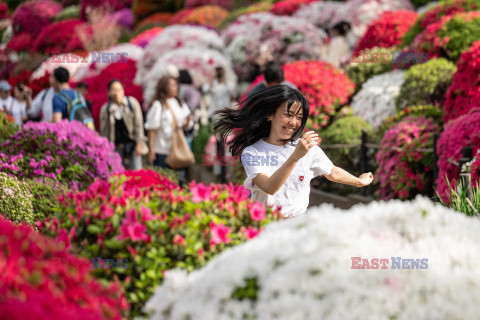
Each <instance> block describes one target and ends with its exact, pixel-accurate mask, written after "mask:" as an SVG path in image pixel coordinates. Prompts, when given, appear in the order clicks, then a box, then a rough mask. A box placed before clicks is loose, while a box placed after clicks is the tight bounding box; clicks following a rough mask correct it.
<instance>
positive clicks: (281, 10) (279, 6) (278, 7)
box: [270, 0, 315, 16]
mask: <svg viewBox="0 0 480 320" xmlns="http://www.w3.org/2000/svg"><path fill="white" fill-rule="evenodd" d="M313 1H315V0H281V1H278V2H276V3H275V4H274V5H273V8H272V9H271V10H270V12H271V13H273V14H276V15H279V16H291V15H292V14H293V13H295V11H297V10H298V9H299V8H300V7H301V6H303V5H305V4H308V3H310V2H313Z"/></svg>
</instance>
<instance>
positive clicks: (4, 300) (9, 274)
mask: <svg viewBox="0 0 480 320" xmlns="http://www.w3.org/2000/svg"><path fill="white" fill-rule="evenodd" d="M0 239H1V241H2V249H3V250H0V297H1V298H0V314H1V318H2V319H10V320H20V319H36V320H47V319H73V318H75V319H84V320H93V319H97V320H98V319H105V320H107V319H111V320H113V319H118V320H120V319H122V312H123V311H125V310H126V309H128V304H127V302H126V299H125V296H124V295H123V293H122V291H121V287H120V285H119V284H118V283H110V284H108V286H105V285H104V284H101V283H100V281H98V280H96V279H95V278H94V277H93V276H92V275H91V274H90V270H91V266H92V263H91V262H90V261H88V260H86V259H83V258H78V257H76V256H74V255H72V254H70V253H68V252H67V251H66V249H65V246H64V244H63V243H59V242H56V241H55V240H54V239H50V238H48V237H45V236H43V235H41V234H39V233H37V232H35V231H34V230H33V229H32V228H31V227H29V226H27V225H16V224H13V223H11V222H10V221H8V220H5V219H4V218H3V217H1V216H0Z"/></svg>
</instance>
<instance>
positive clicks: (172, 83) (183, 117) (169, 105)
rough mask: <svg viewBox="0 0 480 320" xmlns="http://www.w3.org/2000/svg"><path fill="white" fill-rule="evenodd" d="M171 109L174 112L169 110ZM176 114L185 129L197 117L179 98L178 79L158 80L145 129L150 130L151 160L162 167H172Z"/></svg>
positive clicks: (189, 127) (184, 129)
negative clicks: (170, 163) (168, 159)
mask: <svg viewBox="0 0 480 320" xmlns="http://www.w3.org/2000/svg"><path fill="white" fill-rule="evenodd" d="M169 109H170V110H171V112H170V111H169ZM172 112H173V114H174V115H175V119H176V120H177V124H178V126H180V127H181V128H182V129H183V131H188V130H190V129H191V128H192V127H193V116H192V115H191V113H190V109H189V108H188V106H187V104H186V103H185V102H184V101H182V100H181V99H180V98H179V97H178V81H177V79H176V78H174V77H172V76H163V77H162V78H160V80H159V81H158V83H157V87H156V90H155V96H154V99H153V101H152V103H151V105H150V108H149V110H148V112H147V116H146V122H145V129H146V130H147V132H148V143H149V149H150V151H149V155H148V162H149V163H153V164H154V165H155V166H158V167H160V168H168V166H167V164H166V163H165V158H166V157H167V156H168V154H169V153H170V150H171V148H172V136H173V130H174V122H173V115H172ZM180 180H181V183H185V181H186V170H185V169H181V170H180Z"/></svg>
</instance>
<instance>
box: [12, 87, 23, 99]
mask: <svg viewBox="0 0 480 320" xmlns="http://www.w3.org/2000/svg"><path fill="white" fill-rule="evenodd" d="M13 95H14V96H15V98H16V99H17V100H23V99H24V98H23V91H20V88H19V87H17V86H15V87H14V88H13Z"/></svg>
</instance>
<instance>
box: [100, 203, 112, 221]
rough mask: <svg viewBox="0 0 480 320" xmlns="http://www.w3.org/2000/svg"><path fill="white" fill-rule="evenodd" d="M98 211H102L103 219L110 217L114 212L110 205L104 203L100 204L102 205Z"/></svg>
mask: <svg viewBox="0 0 480 320" xmlns="http://www.w3.org/2000/svg"><path fill="white" fill-rule="evenodd" d="M100 212H101V213H102V219H103V220H105V219H107V218H110V217H112V216H113V214H114V211H113V209H112V207H110V206H109V205H106V204H102V206H101V207H100Z"/></svg>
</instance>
